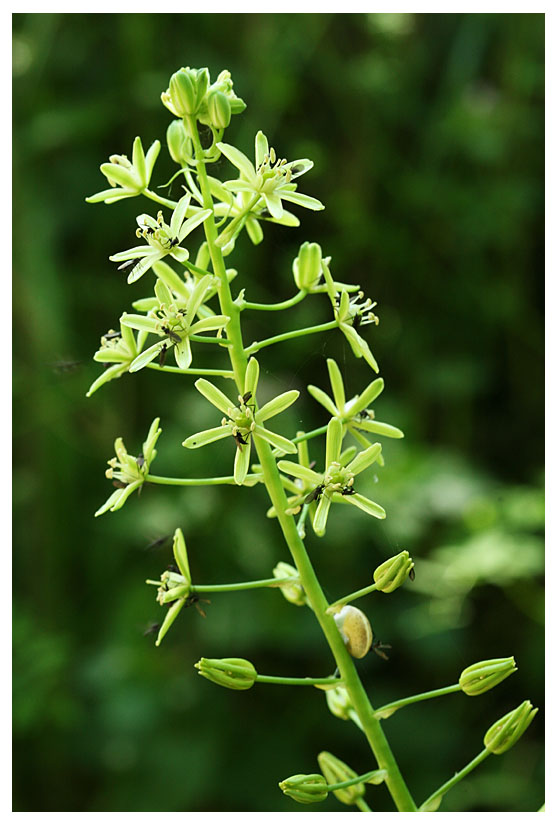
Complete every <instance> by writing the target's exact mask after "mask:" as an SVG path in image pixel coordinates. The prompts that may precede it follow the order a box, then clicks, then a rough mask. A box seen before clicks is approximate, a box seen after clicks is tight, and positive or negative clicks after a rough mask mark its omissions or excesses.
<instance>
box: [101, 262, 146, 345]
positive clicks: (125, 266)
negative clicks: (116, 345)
mask: <svg viewBox="0 0 558 825" xmlns="http://www.w3.org/2000/svg"><path fill="white" fill-rule="evenodd" d="M139 263H141V258H134V259H133V260H131V261H124V263H123V264H120V266H119V267H118V269H129V270H130V275H131V274H132V272H133V271H134V269H135V268H136V266H137V265H138V264H139ZM105 338H106V335H105Z"/></svg>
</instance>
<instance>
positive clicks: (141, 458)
mask: <svg viewBox="0 0 558 825" xmlns="http://www.w3.org/2000/svg"><path fill="white" fill-rule="evenodd" d="M136 464H137V465H138V467H139V468H140V470H141V468H142V467H143V465H144V464H145V456H144V454H143V453H140V454H139V455H138V456H137V458H136Z"/></svg>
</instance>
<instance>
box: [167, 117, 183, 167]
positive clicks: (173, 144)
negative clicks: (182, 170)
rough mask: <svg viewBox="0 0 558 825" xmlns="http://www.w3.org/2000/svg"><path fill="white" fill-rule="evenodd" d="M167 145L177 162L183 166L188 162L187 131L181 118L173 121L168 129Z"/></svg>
mask: <svg viewBox="0 0 558 825" xmlns="http://www.w3.org/2000/svg"><path fill="white" fill-rule="evenodd" d="M167 146H168V149H169V154H170V156H171V158H172V159H173V160H174V162H175V163H179V164H180V165H181V166H182V165H183V164H184V163H185V162H186V155H187V151H186V147H187V144H186V131H185V129H184V124H183V123H182V121H181V120H173V121H171V123H170V125H169V128H168V129H167Z"/></svg>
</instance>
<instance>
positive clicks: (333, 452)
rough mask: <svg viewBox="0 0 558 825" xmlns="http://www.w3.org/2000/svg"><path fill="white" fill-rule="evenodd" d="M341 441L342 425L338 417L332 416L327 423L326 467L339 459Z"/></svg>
mask: <svg viewBox="0 0 558 825" xmlns="http://www.w3.org/2000/svg"><path fill="white" fill-rule="evenodd" d="M342 443H343V425H342V424H341V422H340V421H339V419H338V418H332V419H331V420H330V422H329V424H328V425H327V434H326V460H325V465H326V468H327V467H329V466H330V464H333V462H334V461H339V455H340V453H341V444H342Z"/></svg>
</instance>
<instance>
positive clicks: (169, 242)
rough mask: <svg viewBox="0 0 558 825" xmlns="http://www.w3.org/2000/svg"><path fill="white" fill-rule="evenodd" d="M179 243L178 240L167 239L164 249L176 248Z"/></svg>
mask: <svg viewBox="0 0 558 825" xmlns="http://www.w3.org/2000/svg"><path fill="white" fill-rule="evenodd" d="M179 243H180V239H179V238H169V239H168V246H167V247H166V248H167V249H172V248H173V246H178V244H179Z"/></svg>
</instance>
